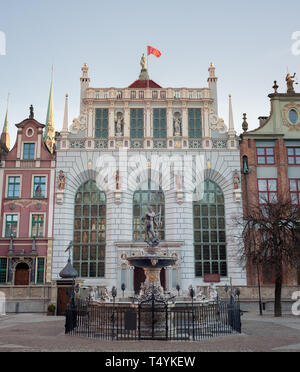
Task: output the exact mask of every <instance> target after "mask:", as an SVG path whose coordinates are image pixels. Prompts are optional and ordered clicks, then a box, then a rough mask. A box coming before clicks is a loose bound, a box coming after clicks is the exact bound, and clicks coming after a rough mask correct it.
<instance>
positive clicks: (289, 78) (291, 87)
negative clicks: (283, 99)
mask: <svg viewBox="0 0 300 372" xmlns="http://www.w3.org/2000/svg"><path fill="white" fill-rule="evenodd" d="M295 77H296V73H294V75H293V76H291V75H290V73H289V72H288V73H287V75H286V78H285V80H286V84H287V91H288V93H289V92H295V90H294V82H295V80H293V79H295Z"/></svg>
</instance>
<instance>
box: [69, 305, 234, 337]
mask: <svg viewBox="0 0 300 372" xmlns="http://www.w3.org/2000/svg"><path fill="white" fill-rule="evenodd" d="M65 332H66V334H69V335H74V336H83V337H90V338H95V339H103V340H154V339H157V340H178V341H179V340H182V341H199V340H203V339H207V338H212V337H217V336H226V335H232V334H236V333H241V312H240V306H239V303H238V302H234V303H226V302H223V301H219V302H217V303H215V304H203V305H202V304H201V305H199V304H194V305H192V304H182V305H180V304H178V303H177V304H176V306H174V305H172V304H159V303H155V304H153V303H152V304H151V303H149V304H142V305H141V304H139V305H132V306H129V307H126V306H124V305H121V304H120V305H113V304H110V305H109V306H107V304H104V305H99V306H96V305H93V304H89V303H86V302H78V303H76V304H73V305H71V304H70V305H68V307H67V310H66V325H65Z"/></svg>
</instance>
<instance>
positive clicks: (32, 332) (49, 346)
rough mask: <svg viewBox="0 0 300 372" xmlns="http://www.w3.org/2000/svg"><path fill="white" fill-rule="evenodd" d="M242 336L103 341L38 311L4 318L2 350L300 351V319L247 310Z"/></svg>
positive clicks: (1, 323) (0, 323) (0, 328)
mask: <svg viewBox="0 0 300 372" xmlns="http://www.w3.org/2000/svg"><path fill="white" fill-rule="evenodd" d="M242 321H243V333H242V334H241V335H236V336H229V337H222V338H215V339H210V340H204V341H201V342H165V341H130V342H126V341H115V342H110V341H101V340H91V339H86V338H78V337H71V336H65V335H64V318H63V317H47V316H43V315H35V314H20V315H8V316H5V317H0V351H1V352H16V351H17V352H20V351H21V352H26V351H30V352H57V351H58V352H63V351H65V352H68V351H73V352H74V351H85V352H86V351H93V352H95V351H96V352H104V351H106V352H126V351H130V352H132V351H138V352H145V351H147V352H157V351H160V352H162V351H165V352H212V351H220V352H226V351H228V352H233V351H241V352H254V351H258V352H259V351H266V352H269V351H273V352H277V351H279V352H284V351H294V352H299V351H300V318H299V317H293V316H284V317H283V318H282V319H276V318H273V317H271V316H270V315H265V316H264V317H262V318H261V317H259V316H257V315H255V314H251V313H247V314H245V315H244V316H243V318H242Z"/></svg>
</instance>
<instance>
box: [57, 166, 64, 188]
mask: <svg viewBox="0 0 300 372" xmlns="http://www.w3.org/2000/svg"><path fill="white" fill-rule="evenodd" d="M65 186H66V177H65V174H64V172H63V171H62V170H61V171H59V174H58V177H57V188H58V190H60V191H63V190H64V189H65Z"/></svg>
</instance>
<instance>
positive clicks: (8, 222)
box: [5, 214, 18, 238]
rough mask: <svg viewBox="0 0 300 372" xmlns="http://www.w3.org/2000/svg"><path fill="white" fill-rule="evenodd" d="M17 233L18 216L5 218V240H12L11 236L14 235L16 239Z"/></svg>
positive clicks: (10, 215) (9, 215)
mask: <svg viewBox="0 0 300 372" xmlns="http://www.w3.org/2000/svg"><path fill="white" fill-rule="evenodd" d="M17 231H18V215H17V214H7V215H6V217H5V238H10V237H11V235H13V237H14V238H16V237H17Z"/></svg>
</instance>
